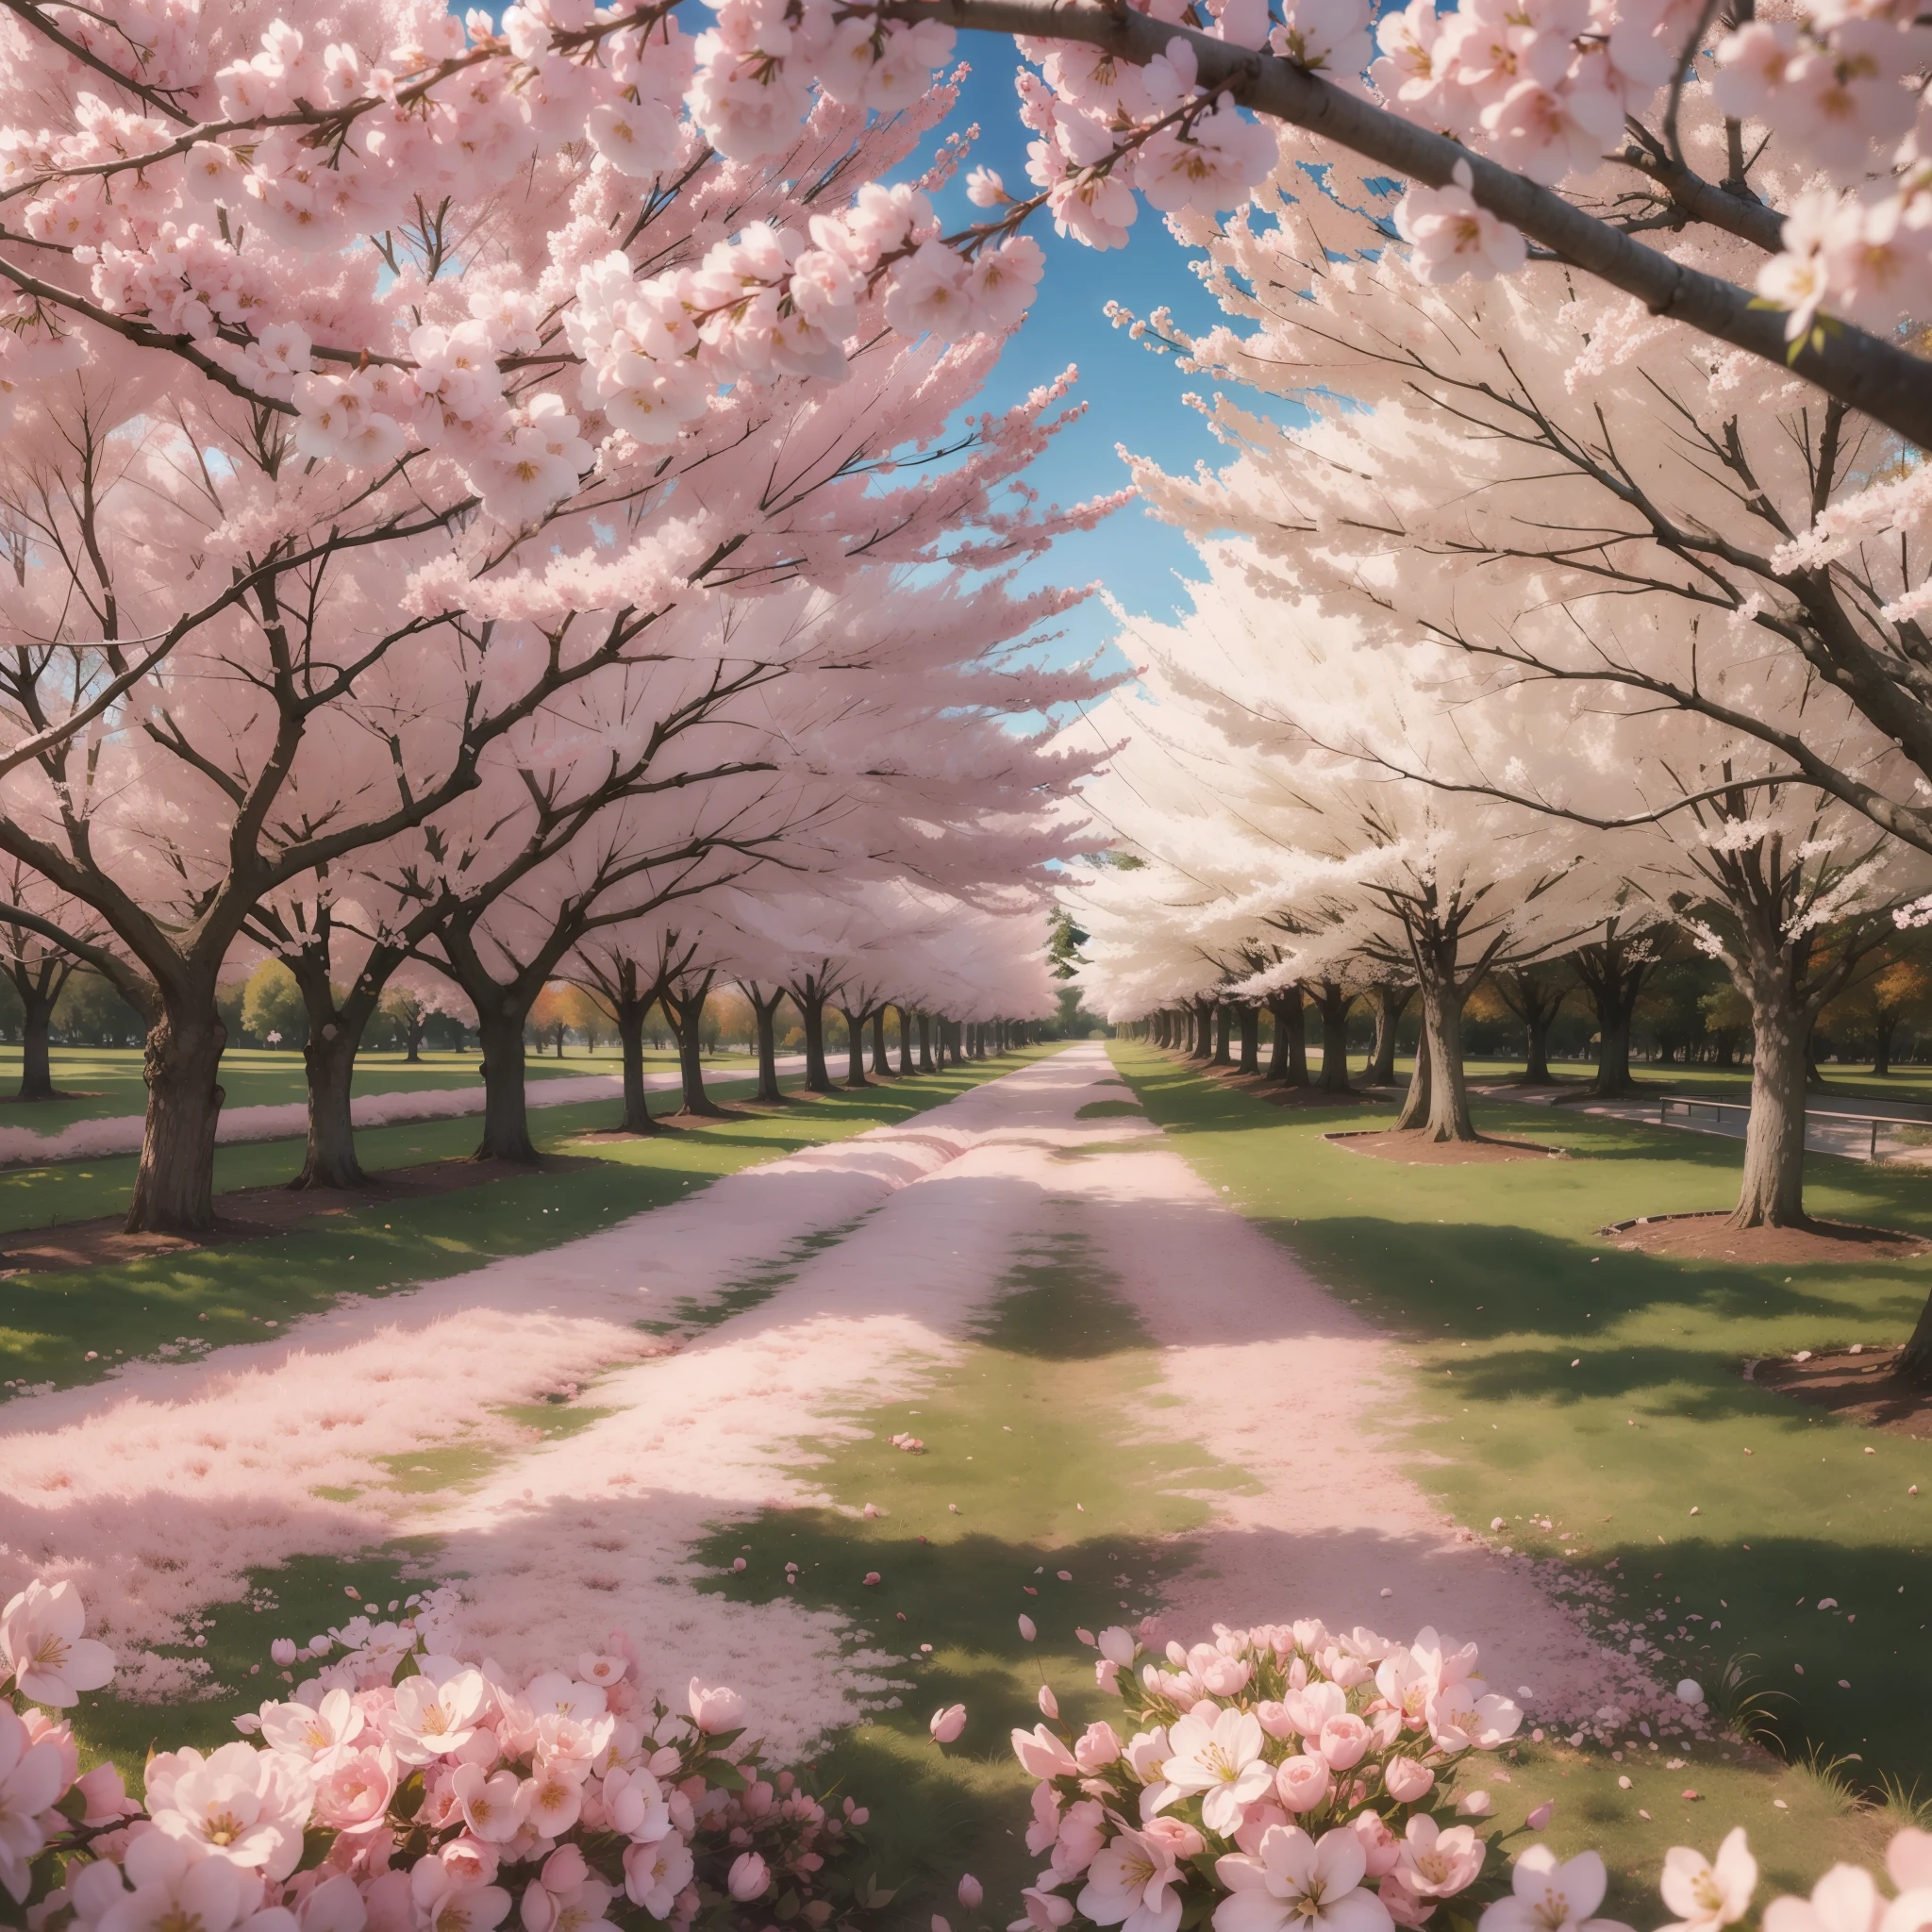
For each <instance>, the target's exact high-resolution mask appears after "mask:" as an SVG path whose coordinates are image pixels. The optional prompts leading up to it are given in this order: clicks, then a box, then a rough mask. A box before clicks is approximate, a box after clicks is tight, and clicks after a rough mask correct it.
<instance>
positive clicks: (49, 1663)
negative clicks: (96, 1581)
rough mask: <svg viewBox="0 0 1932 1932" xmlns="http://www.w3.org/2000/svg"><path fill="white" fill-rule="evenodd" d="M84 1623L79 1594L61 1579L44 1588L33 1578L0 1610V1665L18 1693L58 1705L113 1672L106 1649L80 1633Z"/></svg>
mask: <svg viewBox="0 0 1932 1932" xmlns="http://www.w3.org/2000/svg"><path fill="white" fill-rule="evenodd" d="M85 1624H86V1612H85V1610H84V1608H83V1607H82V1605H81V1601H80V1592H79V1591H77V1590H76V1589H75V1586H74V1585H73V1584H72V1583H71V1582H66V1581H62V1582H59V1583H57V1584H55V1585H54V1586H53V1588H52V1589H49V1588H48V1587H47V1586H46V1585H45V1584H44V1583H42V1582H41V1581H40V1580H39V1579H38V1578H36V1579H35V1580H34V1581H33V1582H32V1583H30V1584H28V1585H27V1587H26V1588H25V1590H24V1591H20V1593H19V1594H18V1595H17V1596H15V1597H13V1598H12V1599H11V1601H10V1602H9V1603H8V1606H7V1607H6V1609H5V1610H4V1611H0V1663H4V1664H5V1665H6V1674H7V1675H8V1676H10V1677H11V1678H12V1679H13V1682H14V1685H15V1687H16V1688H17V1689H18V1690H19V1691H20V1694H21V1695H22V1696H23V1697H27V1698H31V1699H32V1700H33V1701H34V1702H35V1703H36V1704H51V1705H54V1706H56V1707H60V1708H63V1709H64V1708H66V1707H68V1706H70V1705H74V1704H76V1703H78V1702H79V1701H80V1693H81V1692H82V1691H98V1690H99V1689H100V1688H101V1686H102V1685H103V1684H105V1683H106V1682H107V1681H108V1678H110V1677H111V1676H112V1675H113V1674H114V1658H113V1654H112V1652H110V1651H109V1650H108V1647H107V1645H106V1644H104V1643H96V1642H95V1641H93V1640H92V1638H88V1637H83V1636H82V1635H81V1634H80V1633H81V1630H82V1629H83V1627H84V1626H85ZM4 1681H5V1677H0V1682H4Z"/></svg>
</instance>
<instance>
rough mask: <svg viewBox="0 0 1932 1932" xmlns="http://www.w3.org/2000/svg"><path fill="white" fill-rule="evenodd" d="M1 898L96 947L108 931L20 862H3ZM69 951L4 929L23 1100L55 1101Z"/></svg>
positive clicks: (2, 954)
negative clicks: (57, 1018) (57, 1014)
mask: <svg viewBox="0 0 1932 1932" xmlns="http://www.w3.org/2000/svg"><path fill="white" fill-rule="evenodd" d="M0 893H4V894H5V895H6V897H7V899H8V901H10V902H11V903H12V904H14V905H16V906H25V907H30V908H33V909H34V911H35V912H37V913H38V914H39V915H40V916H41V917H42V919H44V920H45V921H46V923H47V925H48V926H49V927H52V928H55V929H57V930H58V931H61V932H69V933H74V934H75V935H77V936H78V937H79V938H80V939H82V940H83V941H87V942H88V943H90V944H92V945H99V944H100V943H102V942H103V941H105V940H106V938H107V936H108V935H107V929H106V928H105V927H104V926H102V925H101V924H99V922H98V921H96V920H95V918H94V917H93V915H92V912H90V911H89V910H88V908H86V907H85V906H82V905H80V904H78V903H77V902H75V900H72V899H69V898H68V897H67V895H66V894H65V893H63V892H60V891H57V890H55V889H54V888H52V887H50V886H49V885H48V884H47V882H46V881H45V880H44V879H42V877H41V876H40V875H39V874H37V873H35V872H33V871H31V870H30V869H29V868H28V867H26V866H24V865H22V864H21V863H20V862H19V861H18V860H0ZM76 963H77V962H76V960H75V956H74V955H73V954H72V953H71V952H69V951H68V950H67V949H66V947H64V946H62V945H59V944H58V943H56V942H54V941H51V940H49V939H46V938H43V937H42V933H41V932H36V931H30V930H28V929H27V928H26V927H25V926H18V925H5V924H0V971H4V972H5V973H6V974H7V976H8V979H10V980H11V981H12V982H13V991H14V994H15V996H16V997H17V998H18V999H19V1001H20V1011H21V1032H20V1091H19V1092H18V1093H17V1094H16V1095H15V1096H14V1097H15V1098H16V1099H18V1100H56V1099H58V1098H59V1095H58V1094H57V1093H56V1091H55V1090H54V1066H53V1057H52V1054H51V1052H50V1045H51V1041H52V1038H53V1022H54V1008H56V1007H57V1006H58V1004H59V1002H60V995H61V993H62V991H65V989H66V986H67V982H68V980H69V979H70V978H71V977H72V976H73V974H74V969H75V964H76Z"/></svg>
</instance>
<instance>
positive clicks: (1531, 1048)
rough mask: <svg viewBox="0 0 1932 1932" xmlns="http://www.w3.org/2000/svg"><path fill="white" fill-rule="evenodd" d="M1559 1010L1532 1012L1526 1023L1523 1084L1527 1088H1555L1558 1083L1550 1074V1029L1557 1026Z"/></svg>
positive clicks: (1524, 1028) (1550, 1009)
mask: <svg viewBox="0 0 1932 1932" xmlns="http://www.w3.org/2000/svg"><path fill="white" fill-rule="evenodd" d="M1556 1024H1557V1008H1555V1007H1552V1008H1549V1009H1548V1010H1547V1011H1532V1012H1531V1014H1530V1017H1529V1018H1528V1019H1527V1020H1525V1021H1524V1027H1523V1030H1524V1042H1525V1047H1526V1051H1525V1052H1524V1068H1523V1084H1524V1086H1525V1087H1554V1086H1555V1085H1556V1084H1557V1083H1556V1081H1555V1080H1554V1079H1553V1078H1552V1077H1551V1074H1550V1029H1551V1028H1552V1027H1553V1026H1555V1025H1556Z"/></svg>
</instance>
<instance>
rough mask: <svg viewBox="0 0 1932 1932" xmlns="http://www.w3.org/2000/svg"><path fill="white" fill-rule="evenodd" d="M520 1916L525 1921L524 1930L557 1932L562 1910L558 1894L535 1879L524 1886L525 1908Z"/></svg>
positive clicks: (527, 1931)
mask: <svg viewBox="0 0 1932 1932" xmlns="http://www.w3.org/2000/svg"><path fill="white" fill-rule="evenodd" d="M518 1916H519V1917H520V1918H521V1919H522V1920H523V1922H524V1932H556V1928H557V1922H558V1919H559V1918H561V1917H562V1911H561V1909H560V1907H558V1902H557V1894H556V1893H555V1892H554V1891H552V1890H550V1889H549V1887H547V1886H545V1885H542V1884H541V1883H539V1882H538V1881H536V1880H534V1879H533V1880H532V1881H531V1882H530V1883H529V1884H528V1885H526V1886H525V1888H524V1905H523V1910H522V1911H521V1912H520V1913H519V1914H518Z"/></svg>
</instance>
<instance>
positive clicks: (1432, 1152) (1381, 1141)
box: [1322, 1127, 1570, 1167]
mask: <svg viewBox="0 0 1932 1932" xmlns="http://www.w3.org/2000/svg"><path fill="white" fill-rule="evenodd" d="M1322 1138H1323V1140H1324V1141H1334V1142H1335V1144H1336V1145H1337V1146H1338V1147H1340V1148H1341V1149H1342V1150H1343V1151H1344V1152H1346V1153H1349V1154H1372V1155H1374V1158H1376V1159H1377V1160H1395V1161H1400V1162H1401V1163H1402V1164H1403V1165H1404V1166H1406V1167H1473V1166H1488V1165H1491V1163H1493V1162H1495V1161H1499V1160H1568V1159H1569V1158H1570V1153H1569V1150H1568V1149H1567V1148H1564V1147H1541V1146H1539V1145H1538V1144H1537V1143H1536V1142H1535V1141H1491V1140H1488V1139H1484V1140H1478V1141H1425V1140H1424V1138H1423V1134H1422V1129H1421V1128H1420V1127H1391V1128H1388V1129H1386V1130H1375V1131H1371V1132H1369V1133H1364V1134H1324V1135H1323V1136H1322Z"/></svg>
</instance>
